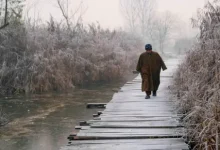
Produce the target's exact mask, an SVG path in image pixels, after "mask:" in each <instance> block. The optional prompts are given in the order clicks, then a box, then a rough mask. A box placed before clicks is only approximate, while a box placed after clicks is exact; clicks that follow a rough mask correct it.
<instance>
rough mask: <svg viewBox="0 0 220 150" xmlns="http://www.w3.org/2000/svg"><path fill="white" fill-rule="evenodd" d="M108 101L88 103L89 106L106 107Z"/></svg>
mask: <svg viewBox="0 0 220 150" xmlns="http://www.w3.org/2000/svg"><path fill="white" fill-rule="evenodd" d="M105 105H106V103H88V104H87V108H105Z"/></svg>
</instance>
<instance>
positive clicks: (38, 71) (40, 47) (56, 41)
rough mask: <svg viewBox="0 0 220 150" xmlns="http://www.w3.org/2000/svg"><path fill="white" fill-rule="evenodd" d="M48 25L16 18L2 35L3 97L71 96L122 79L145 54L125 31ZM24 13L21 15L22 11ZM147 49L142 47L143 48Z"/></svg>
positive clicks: (0, 87)
mask: <svg viewBox="0 0 220 150" xmlns="http://www.w3.org/2000/svg"><path fill="white" fill-rule="evenodd" d="M57 2H58V4H59V6H60V10H61V11H62V12H63V17H64V18H65V19H64V20H65V21H63V22H62V23H59V22H56V21H55V20H54V19H53V17H51V19H50V21H49V22H47V24H40V25H38V24H37V23H36V22H35V21H34V22H33V20H29V19H26V20H23V19H21V18H20V17H18V16H11V19H10V20H9V21H10V24H9V25H8V24H7V23H6V24H7V25H6V26H5V27H4V28H3V29H1V32H0V41H1V42H0V95H6V94H16V93H34V92H45V91H53V90H66V89H70V88H74V87H75V86H77V85H82V84H87V83H91V82H100V81H112V80H116V79H121V78H123V77H125V76H126V74H127V73H128V72H131V71H132V70H133V68H135V65H136V62H137V60H136V59H137V58H138V55H139V54H140V53H141V52H142V51H143V50H144V48H143V45H144V44H143V43H142V41H141V39H140V38H136V37H134V36H133V35H130V34H129V33H127V32H125V31H122V30H109V29H103V28H102V27H101V26H100V25H99V24H90V25H84V24H83V23H82V22H81V21H80V20H81V17H82V16H80V17H78V21H77V22H74V23H73V22H71V19H70V18H68V14H67V13H65V12H66V10H64V7H63V6H64V3H63V4H62V3H61V2H62V1H60V0H57ZM19 13H21V11H19ZM140 46H142V47H140Z"/></svg>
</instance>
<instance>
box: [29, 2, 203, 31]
mask: <svg viewBox="0 0 220 150" xmlns="http://www.w3.org/2000/svg"><path fill="white" fill-rule="evenodd" d="M27 1H28V4H29V6H28V8H31V11H30V12H29V16H31V17H33V16H34V14H35V18H36V17H37V16H39V18H41V19H42V20H47V19H48V18H49V16H50V14H51V15H52V16H53V17H55V18H56V19H57V20H60V19H61V18H62V15H61V12H60V11H59V10H58V9H57V7H56V0H27ZM69 1H72V3H74V4H75V3H76V5H77V4H78V3H79V1H80V0H69ZM204 1H205V0H158V4H157V10H158V11H160V12H163V11H167V10H168V11H171V12H174V13H175V14H176V15H178V17H180V18H181V19H182V20H184V21H189V19H190V18H191V17H192V16H193V14H195V13H196V11H197V9H198V8H202V7H203V6H204ZM30 4H32V5H30ZM76 5H74V6H76ZM84 5H85V7H86V8H87V11H86V13H85V15H84V17H83V21H84V22H85V23H91V22H99V23H100V24H101V26H103V27H106V28H108V27H109V28H119V27H123V25H124V21H123V17H122V15H121V12H120V6H119V0H85V1H84Z"/></svg>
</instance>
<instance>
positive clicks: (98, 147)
mask: <svg viewBox="0 0 220 150" xmlns="http://www.w3.org/2000/svg"><path fill="white" fill-rule="evenodd" d="M177 64H178V60H177V59H173V60H169V61H167V62H166V65H167V66H168V70H167V71H166V72H162V74H161V85H160V89H159V91H158V96H157V97H151V99H148V100H146V99H144V97H145V93H142V92H141V91H140V87H141V78H140V76H138V77H137V78H135V79H134V80H133V81H131V82H128V83H126V84H125V85H124V86H123V87H122V88H121V90H120V91H119V92H118V93H116V94H114V96H113V98H112V100H111V101H110V102H109V103H108V104H106V105H105V104H101V105H102V106H104V107H105V110H104V111H103V112H102V113H99V115H100V114H101V115H100V116H99V115H97V116H98V117H95V118H94V119H93V120H90V121H88V122H87V123H86V124H85V125H87V126H82V127H80V129H81V130H80V131H79V132H78V133H77V134H76V135H72V136H70V139H72V141H71V143H70V144H69V145H68V146H66V147H63V148H61V150H122V149H126V150H134V149H136V150H148V149H151V150H158V149H163V150H188V149H189V148H188V145H187V144H186V143H185V142H184V140H183V138H182V137H183V136H184V128H183V127H182V125H181V124H180V123H179V118H180V117H181V116H182V115H181V114H177V113H176V111H175V108H174V106H173V102H172V101H171V100H170V99H169V96H170V95H169V92H168V86H169V84H170V82H171V80H172V76H173V74H172V73H173V71H174V70H175V69H176V67H177ZM97 106H99V107H100V105H97ZM91 107H92V105H91V106H90V105H89V107H88V108H91Z"/></svg>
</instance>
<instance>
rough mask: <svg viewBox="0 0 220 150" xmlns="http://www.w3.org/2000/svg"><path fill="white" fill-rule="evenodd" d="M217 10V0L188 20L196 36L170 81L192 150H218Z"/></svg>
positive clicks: (219, 20) (219, 41)
mask: <svg viewBox="0 0 220 150" xmlns="http://www.w3.org/2000/svg"><path fill="white" fill-rule="evenodd" d="M219 8H220V7H219V0H217V1H215V2H213V3H208V4H207V5H206V6H205V7H204V9H202V10H199V12H198V14H199V15H198V18H197V19H193V20H192V21H193V24H194V25H195V26H197V27H199V29H200V37H199V38H198V43H196V44H195V46H194V47H193V48H192V51H190V52H189V53H188V55H187V57H186V59H185V61H184V62H183V63H182V64H181V65H180V67H179V69H178V71H177V73H176V76H175V79H174V88H173V89H174V90H173V91H174V93H175V94H176V96H177V98H178V106H179V109H180V112H181V113H184V114H185V117H184V118H183V122H184V124H185V126H186V129H187V137H188V139H187V140H188V141H189V143H191V145H192V148H193V149H206V150H219V149H220V138H219V135H220V32H219V31H220V15H219V14H220V9H219Z"/></svg>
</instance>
